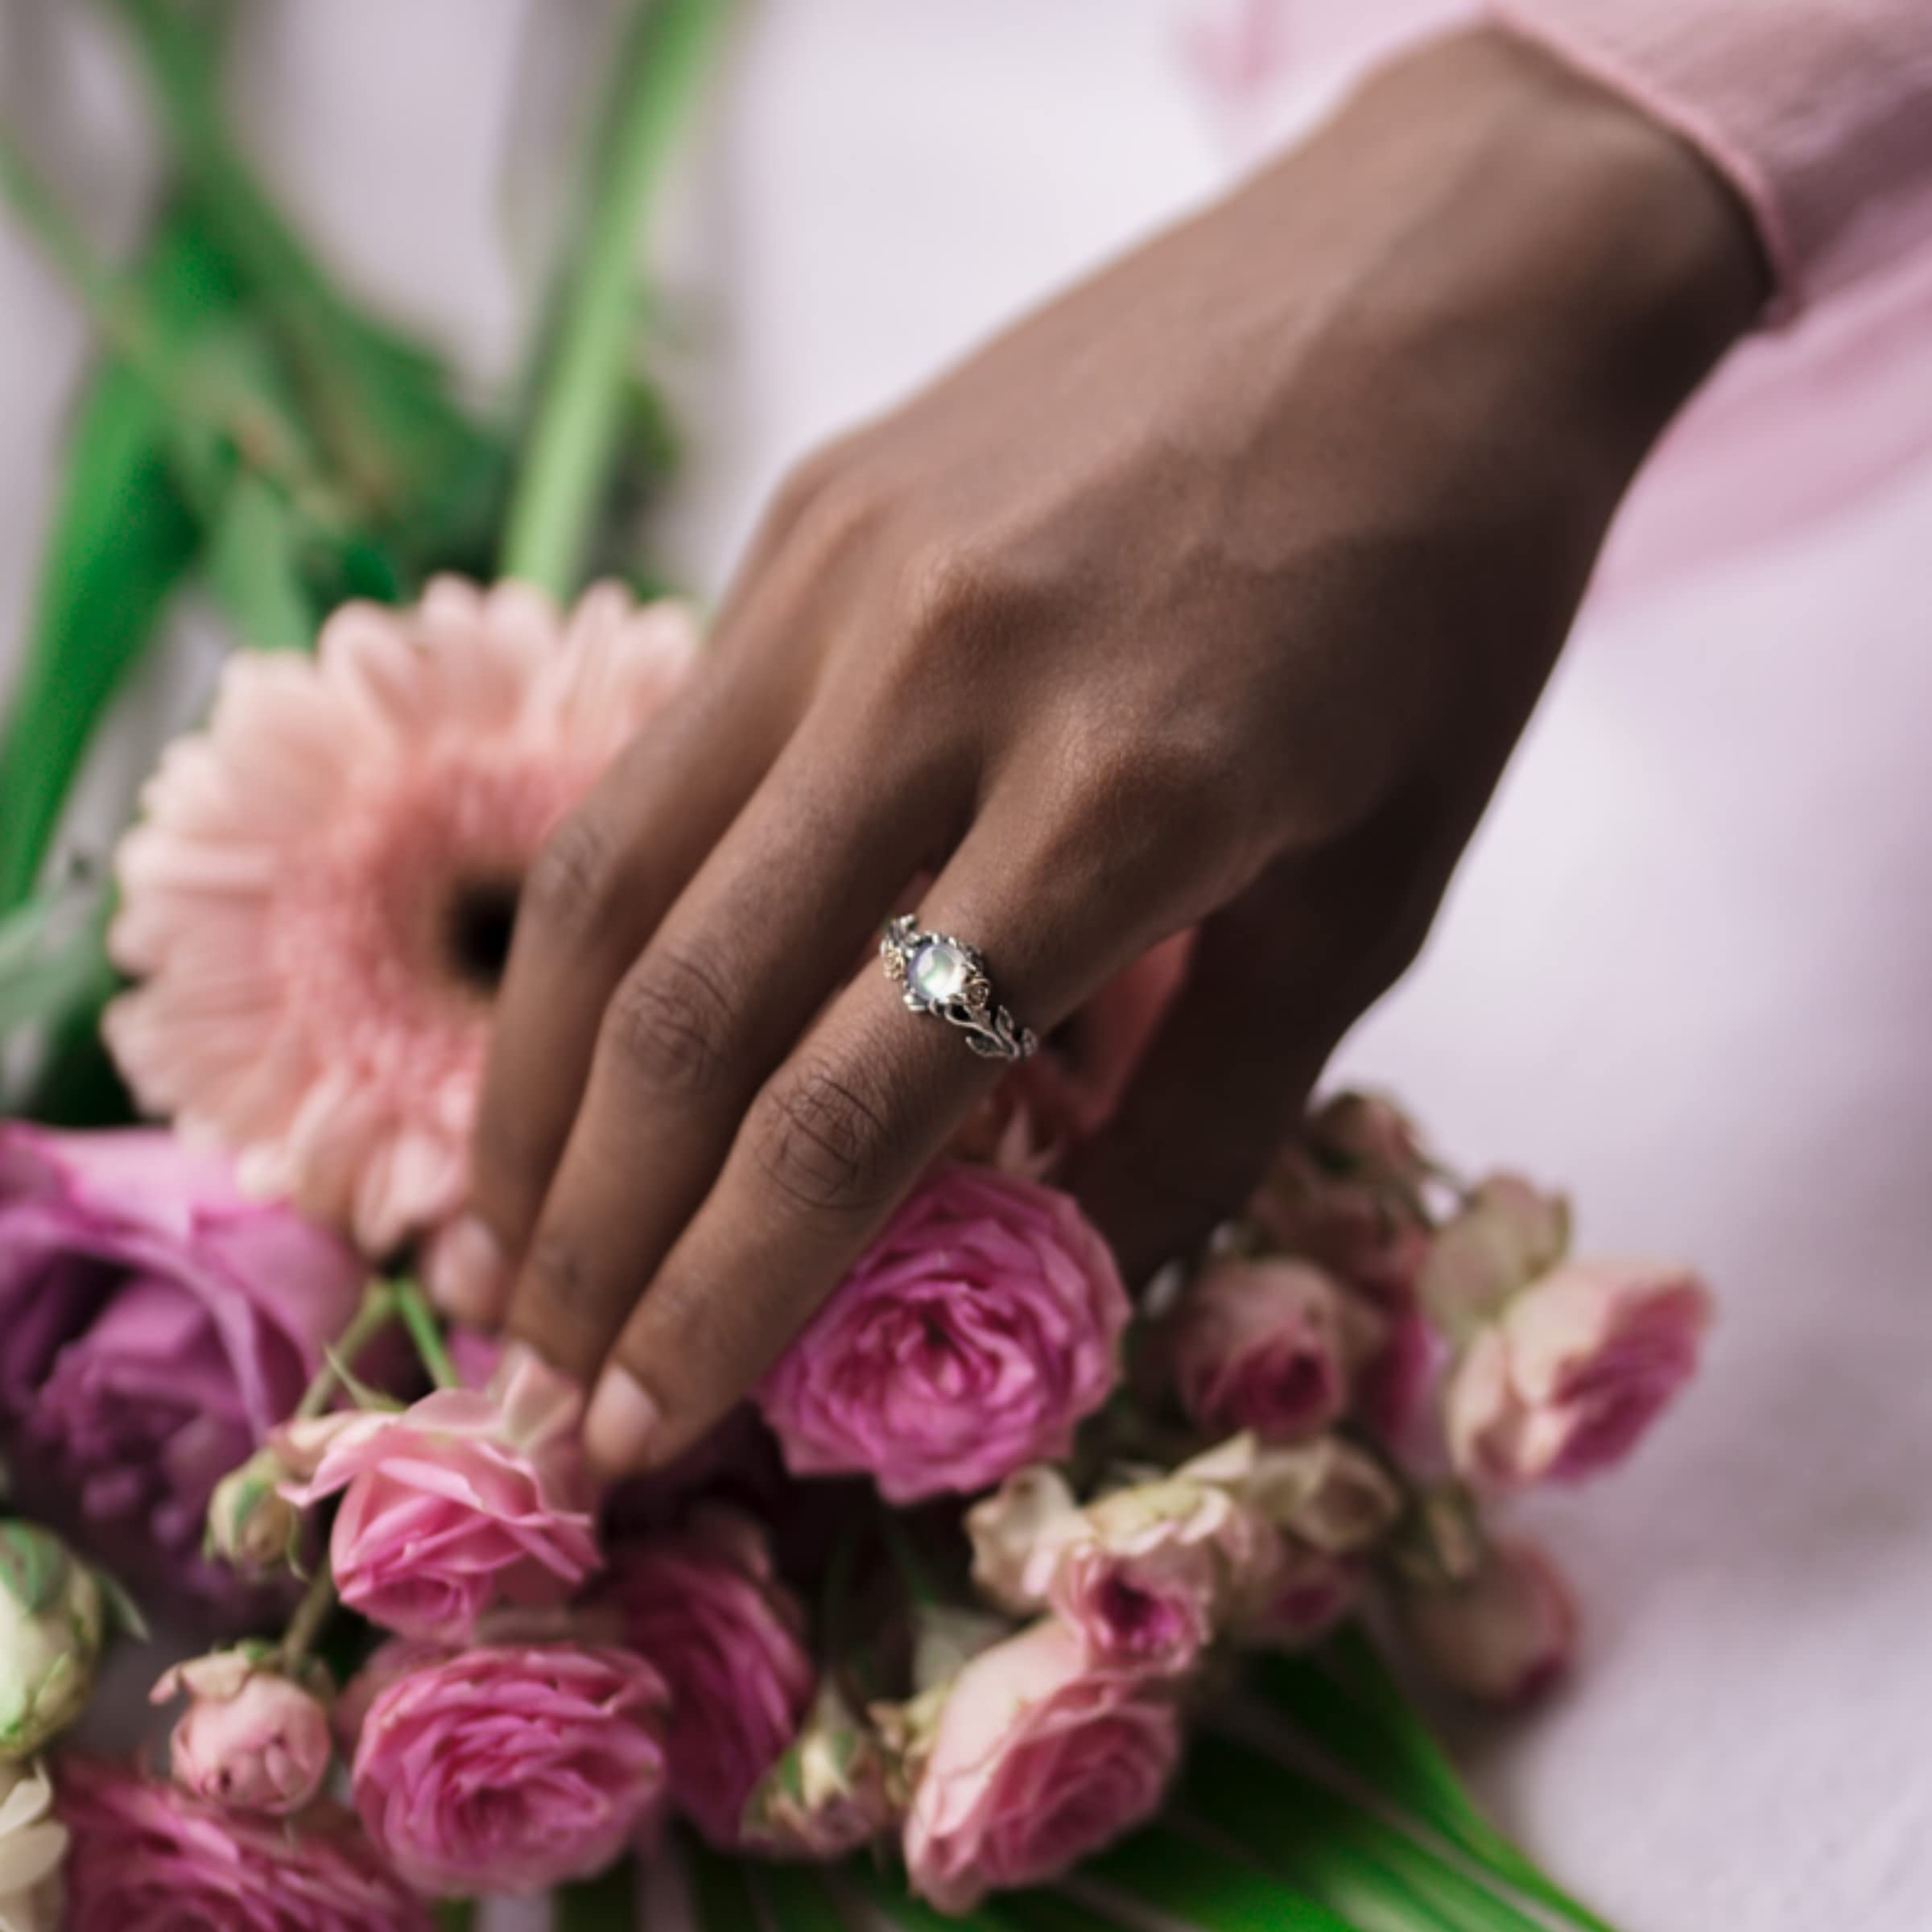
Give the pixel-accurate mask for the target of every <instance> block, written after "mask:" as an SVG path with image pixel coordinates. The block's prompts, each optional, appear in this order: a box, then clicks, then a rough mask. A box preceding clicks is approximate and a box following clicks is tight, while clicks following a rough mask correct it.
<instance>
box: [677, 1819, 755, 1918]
mask: <svg viewBox="0 0 1932 1932" xmlns="http://www.w3.org/2000/svg"><path fill="white" fill-rule="evenodd" d="M690 1846H691V1905H692V1916H693V1917H694V1918H696V1921H697V1923H698V1928H699V1932H765V1922H764V1921H763V1920H762V1918H759V1917H758V1901H757V1900H756V1899H755V1898H754V1897H753V1896H752V1891H751V1867H750V1865H749V1864H748V1863H747V1862H746V1861H745V1860H744V1859H741V1858H733V1857H730V1856H728V1855H727V1854H725V1853H724V1852H714V1851H712V1848H711V1847H710V1846H709V1845H707V1844H705V1843H703V1842H702V1841H701V1840H700V1839H695V1838H694V1839H691V1841H690Z"/></svg>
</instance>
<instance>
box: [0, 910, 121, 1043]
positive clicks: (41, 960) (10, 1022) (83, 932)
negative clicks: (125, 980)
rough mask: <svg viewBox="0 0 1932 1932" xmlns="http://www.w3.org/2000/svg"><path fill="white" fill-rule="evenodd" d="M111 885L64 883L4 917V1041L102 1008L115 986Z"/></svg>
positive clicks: (0, 1030)
mask: <svg viewBox="0 0 1932 1932" xmlns="http://www.w3.org/2000/svg"><path fill="white" fill-rule="evenodd" d="M107 919H108V895H107V892H106V890H105V887H104V886H97V887H93V888H92V889H90V888H89V887H88V886H85V884H76V883H72V882H68V881H61V882H58V883H56V884H54V885H51V886H45V887H43V889H42V890H40V891H39V892H38V893H36V894H35V895H34V896H33V898H31V899H29V900H28V901H27V902H26V904H24V905H23V906H19V907H17V908H16V909H15V910H14V911H12V912H10V913H9V914H6V916H5V917H4V918H0V1039H5V1038H8V1037H10V1035H11V1034H14V1033H15V1032H16V1031H18V1030H20V1029H21V1028H23V1027H27V1026H48V1027H54V1028H58V1027H60V1026H63V1025H64V1023H65V1022H67V1020H68V1018H69V1017H70V1016H71V1015H72V1014H74V1013H80V1012H85V1013H89V1014H92V1013H97V1012H98V1011H99V1010H100V1007H101V1001H103V1000H104V999H105V997H106V996H107V994H108V993H109V992H110V991H111V990H112V989H113V986H114V971H113V968H110V967H109V964H108V963H107V956H106V952H105V935H106V931H107Z"/></svg>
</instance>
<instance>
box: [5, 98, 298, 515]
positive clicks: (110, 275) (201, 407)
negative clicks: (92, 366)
mask: <svg viewBox="0 0 1932 1932" xmlns="http://www.w3.org/2000/svg"><path fill="white" fill-rule="evenodd" d="M0 194H4V195H5V196H6V199H7V200H8V202H9V203H10V204H11V205H12V207H13V209H14V213H16V214H17V215H19V217H20V219H21V221H23V223H24V224H25V225H26V226H27V229H28V230H29V231H30V233H31V234H32V235H33V237H34V238H35V241H36V242H39V244H40V246H41V247H42V249H43V250H44V251H45V252H46V254H47V257H48V258H49V259H50V260H51V261H52V262H53V264H54V266H56V268H57V269H59V270H60V273H61V275H63V276H64V278H65V279H66V280H67V282H68V285H69V286H70V287H72V290H73V291H74V293H75V294H76V295H77V296H78V297H79V299H80V300H81V304H82V306H83V307H84V308H85V309H86V311H87V312H88V316H89V320H91V321H92V322H93V324H94V326H95V328H97V330H99V332H100V334H101V340H102V341H105V343H106V345H108V347H109V349H111V350H112V351H113V352H114V355H115V357H117V358H118V360H119V361H122V362H123V363H125V364H126V366H127V367H128V368H129V369H130V370H132V371H133V372H134V374H135V375H136V376H137V377H138V378H139V379H140V381H141V382H142V383H143V384H144V385H145V386H147V389H148V390H149V391H150V392H151V394H153V396H154V398H155V401H156V402H158V403H159V404H160V405H161V407H162V408H163V410H164V411H166V412H167V414H168V415H171V416H172V417H173V418H174V419H175V420H176V421H177V422H178V423H181V424H182V425H183V426H184V427H186V428H187V429H188V430H190V431H195V432H197V433H198V434H199V435H200V436H202V437H203V438H204V439H219V440H221V441H222V442H224V443H225V444H228V445H229V447H230V448H233V451H234V452H235V454H236V456H237V457H238V458H239V459H240V460H242V462H243V463H244V464H246V465H247V466H248V467H249V468H250V469H254V470H255V471H257V472H258V473H260V474H261V475H262V476H264V477H269V478H271V479H273V480H274V481H275V482H276V483H277V484H278V485H279V487H281V488H282V489H284V490H286V491H287V492H288V493H289V494H291V496H295V497H299V498H300V499H301V500H302V501H303V502H304V503H305V504H306V505H307V506H308V510H309V512H310V514H312V515H314V514H316V513H317V512H318V511H320V514H321V517H322V518H323V519H324V520H325V521H328V522H334V521H335V520H336V511H335V508H334V506H332V505H331V504H329V503H328V493H327V489H326V486H325V485H324V484H323V483H322V481H321V480H320V478H319V477H318V476H317V475H316V472H315V469H314V468H313V466H312V464H310V463H309V462H308V460H307V458H306V457H305V456H304V455H303V450H302V446H301V440H300V438H299V436H298V435H297V434H296V432H295V430H294V429H293V428H292V427H291V426H290V425H289V424H288V423H286V422H284V421H283V419H281V418H280V417H279V415H277V414H276V413H275V411H274V409H273V408H272V407H270V405H269V404H268V403H267V402H266V399H265V398H262V396H260V395H258V394H252V393H248V392H245V391H242V390H237V389H236V388H235V387H234V386H233V385H231V384H229V383H226V382H222V381H221V380H220V379H219V378H216V377H213V376H211V375H210V374H208V371H207V370H205V369H200V368H196V367H195V366H193V365H191V364H189V363H188V362H187V361H184V359H183V358H182V357H180V356H179V355H177V354H175V353H174V352H173V351H172V350H171V349H170V348H169V346H168V345H167V342H166V341H165V340H164V338H163V332H162V331H161V330H160V329H159V328H158V327H157V326H156V324H155V320H154V317H153V316H152V315H151V313H150V312H149V307H148V303H147V299H146V296H145V295H144V294H143V292H142V290H141V288H140V287H139V285H138V283H135V282H134V281H133V280H132V279H130V278H128V277H126V276H125V275H120V274H118V273H117V272H116V271H115V270H114V269H112V268H110V267H109V266H108V265H107V264H106V263H105V262H103V261H102V260H101V258H100V257H99V256H98V255H97V254H95V252H94V250H93V246H91V244H90V243H89V242H88V239H87V237H85V235H84V234H82V233H81V230H80V229H79V228H78V227H77V226H76V225H75V223H74V221H73V220H72V217H70V216H69V215H68V213H67V211H66V209H64V208H62V207H61V206H60V203H59V202H58V201H57V200H56V199H55V197H54V196H53V193H52V191H51V190H50V189H49V188H48V187H47V184H46V182H45V181H43V180H42V179H41V178H40V176H39V175H38V174H37V173H36V172H35V170H34V168H33V167H31V164H30V163H28V161H27V158H26V156H25V155H23V154H22V153H21V151H20V150H19V147H18V146H16V145H15V143H14V141H13V139H12V138H11V137H10V135H8V134H7V133H6V130H4V129H0ZM196 468H197V466H196V465H193V464H190V465H188V469H189V472H190V474H189V476H188V479H187V480H188V481H192V482H200V483H205V481H206V479H205V477H196V475H194V473H193V472H194V471H195V469H196ZM203 507H204V510H206V509H207V507H208V506H206V505H205V504H204V506H203Z"/></svg>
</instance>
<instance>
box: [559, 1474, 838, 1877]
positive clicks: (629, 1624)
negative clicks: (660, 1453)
mask: <svg viewBox="0 0 1932 1932" xmlns="http://www.w3.org/2000/svg"><path fill="white" fill-rule="evenodd" d="M597 1602H598V1603H599V1604H614V1606H615V1607H616V1609H617V1615H618V1619H619V1623H620V1626H621V1629H622V1632H623V1637H624V1641H625V1643H626V1644H628V1645H630V1647H631V1648H632V1649H634V1650H636V1651H637V1652H638V1653H639V1654H640V1655H642V1656H643V1657H646V1658H647V1659H649V1661H650V1663H651V1664H652V1665H654V1666H655V1667H656V1669H657V1670H658V1674H659V1675H660V1676H662V1677H663V1679H664V1681H665V1682H666V1683H667V1684H668V1685H670V1686H671V1700H672V1701H671V1729H670V1732H669V1734H668V1736H667V1740H666V1750H667V1755H668V1758H669V1762H670V1765H671V1802H673V1803H674V1804H675V1806H676V1807H677V1808H678V1810H680V1811H681V1812H683V1814H685V1816H686V1817H687V1818H690V1819H691V1822H692V1823H694V1824H696V1826H697V1827H698V1828H699V1830H700V1831H702V1832H703V1833H704V1835H705V1837H706V1838H707V1839H709V1840H710V1841H711V1843H712V1844H714V1845H716V1846H718V1847H720V1849H726V1850H728V1849H729V1848H730V1847H733V1846H734V1845H736V1844H737V1843H739V1832H740V1827H741V1823H742V1821H743V1818H744V1815H745V1805H746V1802H747V1801H748V1800H749V1798H750V1797H751V1794H752V1793H753V1791H754V1790H756V1789H757V1788H758V1781H759V1780H760V1779H762V1777H764V1776H765V1774H766V1772H767V1771H769V1770H770V1769H771V1767H772V1766H773V1765H774V1764H775V1763H776V1762H777V1761H778V1759H779V1758H780V1757H782V1755H783V1754H784V1752H785V1750H786V1747H787V1746H788V1745H789V1744H791V1741H792V1740H793V1738H794V1736H795V1735H796V1733H797V1732H798V1729H799V1725H800V1724H802V1723H803V1721H804V1718H805V1714H806V1712H807V1711H808V1710H809V1709H810V1707H811V1699H812V1691H813V1688H814V1686H815V1682H816V1678H817V1672H816V1670H815V1668H814V1666H813V1664H812V1660H811V1653H810V1652H809V1651H808V1650H807V1649H806V1647H805V1612H804V1610H803V1607H802V1606H801V1605H800V1604H799V1600H798V1599H797V1598H796V1597H795V1596H793V1595H792V1593H791V1591H790V1590H788V1589H787V1588H786V1587H785V1585H784V1584H783V1583H781V1582H780V1581H779V1580H778V1576H777V1575H776V1574H775V1573H774V1571H773V1569H772V1563H771V1551H770V1546H769V1544H768V1543H767V1542H766V1536H765V1533H764V1531H763V1530H762V1529H761V1528H760V1527H759V1526H758V1524H756V1523H754V1522H753V1521H752V1520H751V1519H750V1518H749V1517H745V1516H741V1515H739V1514H738V1513H736V1512H735V1511H730V1510H725V1509H712V1510H709V1511H707V1512H705V1513H704V1514H702V1515H700V1517H697V1518H696V1520H695V1521H693V1523H692V1525H691V1527H690V1528H689V1529H688V1530H685V1531H683V1532H682V1533H680V1534H675V1535H669V1536H659V1537H656V1538H652V1539H651V1540H650V1541H648V1542H641V1543H638V1544H634V1545H632V1546H628V1547H621V1548H619V1549H618V1550H616V1551H614V1552H613V1555H612V1558H611V1570H610V1575H609V1579H607V1581H606V1582H605V1583H604V1584H603V1585H602V1586H601V1588H600V1590H599V1591H598V1593H597Z"/></svg>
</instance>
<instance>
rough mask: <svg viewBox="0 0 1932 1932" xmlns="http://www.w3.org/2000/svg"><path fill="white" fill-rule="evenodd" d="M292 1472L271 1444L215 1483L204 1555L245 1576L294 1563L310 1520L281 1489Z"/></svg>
mask: <svg viewBox="0 0 1932 1932" xmlns="http://www.w3.org/2000/svg"><path fill="white" fill-rule="evenodd" d="M294 1473H295V1472H293V1471H292V1470H291V1469H290V1468H289V1467H288V1465H287V1463H285V1462H284V1461H283V1459H282V1458H281V1456H279V1455H278V1454H277V1453H276V1452H275V1450H274V1449H273V1448H272V1447H271V1448H266V1449H258V1450H257V1451H255V1453H254V1455H251V1456H250V1458H249V1459H248V1460H247V1461H246V1462H245V1463H243V1464H242V1467H241V1468H239V1469H231V1470H230V1471H229V1473H228V1474H227V1475H226V1476H223V1477H222V1479H221V1481H220V1482H218V1483H217V1484H216V1485H215V1493H214V1495H213V1497H212V1498H211V1499H210V1501H209V1503H208V1534H207V1536H206V1538H205V1539H204V1542H203V1546H202V1548H203V1551H204V1554H206V1555H208V1556H210V1557H218V1558H221V1561H222V1562H224V1563H228V1564H229V1565H230V1566H231V1567H233V1568H234V1569H236V1570H238V1571H240V1572H241V1573H242V1575H244V1576H251V1577H266V1576H272V1575H275V1573H276V1572H277V1571H280V1570H284V1569H294V1568H295V1567H297V1565H298V1564H299V1561H300V1558H301V1554H302V1540H303V1523H304V1521H305V1520H306V1519H305V1518H304V1517H303V1513H302V1512H301V1511H300V1510H299V1509H297V1508H296V1507H295V1505H294V1504H293V1503H291V1502H290V1501H288V1499H287V1497H286V1496H283V1494H282V1493H281V1491H282V1487H283V1484H285V1483H287V1482H289V1481H290V1480H292V1478H293V1476H294Z"/></svg>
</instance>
